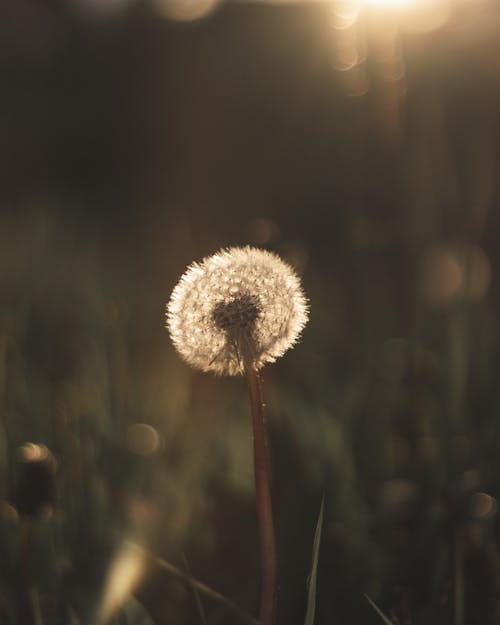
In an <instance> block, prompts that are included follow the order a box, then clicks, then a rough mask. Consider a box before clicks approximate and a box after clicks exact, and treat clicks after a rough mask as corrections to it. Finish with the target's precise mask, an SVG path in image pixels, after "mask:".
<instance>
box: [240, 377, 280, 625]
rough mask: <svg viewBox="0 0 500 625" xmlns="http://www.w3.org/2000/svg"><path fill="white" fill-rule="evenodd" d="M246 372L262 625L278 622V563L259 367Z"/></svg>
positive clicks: (272, 624) (271, 624)
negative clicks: (257, 533) (258, 543)
mask: <svg viewBox="0 0 500 625" xmlns="http://www.w3.org/2000/svg"><path fill="white" fill-rule="evenodd" d="M246 374H247V380H248V388H249V392H250V403H251V407H252V421H253V452H254V472H255V494H256V500H257V517H258V521H259V534H260V567H261V593H260V615H259V618H260V622H261V625H274V620H275V606H276V569H277V566H276V545H275V540H274V525H273V511H272V505H271V494H270V489H269V469H268V458H267V446H266V429H265V421H264V410H263V404H262V393H261V388H260V380H259V376H258V374H257V372H256V371H255V368H254V367H253V366H252V365H249V366H247V367H246Z"/></svg>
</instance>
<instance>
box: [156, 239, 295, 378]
mask: <svg viewBox="0 0 500 625" xmlns="http://www.w3.org/2000/svg"><path fill="white" fill-rule="evenodd" d="M306 321H307V303H306V299H305V297H304V294H303V292H302V288H301V286H300V281H299V278H298V277H297V276H296V275H295V273H294V272H293V270H292V268H291V267H290V266H289V265H287V264H286V263H285V262H284V261H282V260H281V259H280V258H279V257H278V256H276V255H275V254H272V253H271V252H267V251H265V250H261V249H257V248H252V247H242V248H238V247H233V248H230V249H228V250H223V251H221V252H219V253H218V254H215V255H214V256H210V257H208V258H205V259H204V260H203V261H202V262H201V263H193V264H192V265H191V266H190V267H189V268H188V269H187V271H186V273H185V274H184V275H183V276H182V278H181V280H180V281H179V283H178V285H177V286H176V287H175V289H174V291H173V293H172V297H171V299H170V302H169V304H168V307H167V326H168V329H169V331H170V336H171V338H172V342H173V343H174V346H175V347H176V349H177V351H178V352H179V354H180V355H181V356H182V357H183V358H184V360H186V362H188V363H189V364H190V365H192V366H194V367H196V368H197V369H201V370H202V371H213V372H215V373H218V374H221V375H243V374H244V373H245V371H246V369H247V367H248V365H249V364H250V363H251V364H252V366H253V367H254V368H255V369H256V370H258V369H260V368H262V366H263V365H264V364H265V363H267V362H273V361H275V360H276V359H277V358H279V357H280V356H281V355H282V354H284V352H285V351H286V350H287V349H288V348H289V347H291V346H292V345H293V344H294V343H295V342H296V341H297V339H298V338H299V336H300V333H301V331H302V329H303V327H304V325H305V324H306Z"/></svg>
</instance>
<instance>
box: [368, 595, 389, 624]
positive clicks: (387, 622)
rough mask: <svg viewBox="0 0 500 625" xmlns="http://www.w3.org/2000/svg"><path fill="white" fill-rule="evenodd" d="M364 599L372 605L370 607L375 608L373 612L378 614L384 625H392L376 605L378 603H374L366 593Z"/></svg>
mask: <svg viewBox="0 0 500 625" xmlns="http://www.w3.org/2000/svg"><path fill="white" fill-rule="evenodd" d="M365 599H366V600H367V601H368V603H369V604H370V605H371V606H372V608H373V609H374V610H375V612H376V613H377V614H378V615H379V616H380V618H381V619H382V620H383V621H384V623H385V625H394V623H393V622H392V621H391V620H390V619H389V618H388V617H387V616H386V615H385V614H384V613H383V612H382V610H381V609H380V608H379V607H378V605H377V604H376V603H375V601H373V600H372V599H370V597H369V596H368V595H367V594H365Z"/></svg>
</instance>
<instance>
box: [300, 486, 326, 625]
mask: <svg viewBox="0 0 500 625" xmlns="http://www.w3.org/2000/svg"><path fill="white" fill-rule="evenodd" d="M324 509H325V496H324V495H323V498H322V500H321V506H320V509H319V515H318V521H317V523H316V531H315V532H314V542H313V550H312V561H311V572H310V573H309V578H308V583H307V609H306V618H305V622H304V625H314V615H315V612H316V582H317V576H318V557H319V545H320V542H321V531H322V529H323V514H324Z"/></svg>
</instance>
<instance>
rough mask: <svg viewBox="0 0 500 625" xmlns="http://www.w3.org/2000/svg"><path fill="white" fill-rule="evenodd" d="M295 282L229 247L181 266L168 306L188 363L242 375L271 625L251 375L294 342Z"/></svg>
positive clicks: (267, 534)
mask: <svg viewBox="0 0 500 625" xmlns="http://www.w3.org/2000/svg"><path fill="white" fill-rule="evenodd" d="M307 316H308V310H307V302H306V298H305V296H304V293H303V291H302V288H301V285H300V281H299V278H298V277H297V276H296V275H295V273H294V271H293V270H292V268H291V267H290V266H289V265H287V264H286V263H285V262H284V261H282V260H281V259H280V258H279V257H278V256H276V255H275V254H272V253H271V252H267V251H265V250H261V249H257V248H253V247H241V248H239V247H233V248H229V249H227V250H222V251H220V252H219V253H217V254H215V255H213V256H210V257H208V258H205V259H204V260H203V261H201V263H193V264H192V265H191V266H190V267H188V269H187V271H186V273H185V274H184V275H183V276H182V278H181V279H180V281H179V283H178V284H177V286H176V287H175V289H174V290H173V293H172V296H171V298H170V302H169V303H168V306H167V327H168V329H169V331H170V336H171V338H172V342H173V344H174V346H175V348H176V349H177V351H178V352H179V354H180V355H181V356H182V358H184V360H185V361H186V362H187V363H189V364H190V365H192V366H194V367H196V368H198V369H201V370H202V371H213V372H215V373H218V374H221V375H246V377H247V381H248V388H249V394H250V404H251V410H252V423H253V433H254V437H253V438H254V473H255V494H256V505H257V516H258V521H259V532H260V558H261V576H262V580H261V601H260V622H261V624H262V625H272V624H273V623H274V619H275V603H276V568H277V565H276V546H275V538H274V524H273V516H272V506H271V495H270V489H269V470H268V462H267V450H266V432H265V423H264V411H263V402H262V392H261V386H260V379H259V375H258V371H259V370H260V369H261V368H262V367H263V366H264V365H265V364H266V363H268V362H274V361H275V360H276V359H277V358H279V357H280V356H282V355H283V354H284V353H285V351H286V350H287V349H289V348H290V347H291V346H292V345H294V344H295V343H296V342H297V340H298V338H299V336H300V333H301V331H302V329H303V328H304V326H305V324H306V322H307Z"/></svg>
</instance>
